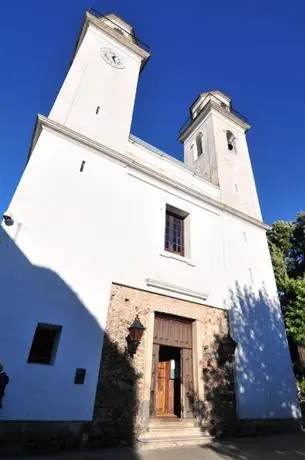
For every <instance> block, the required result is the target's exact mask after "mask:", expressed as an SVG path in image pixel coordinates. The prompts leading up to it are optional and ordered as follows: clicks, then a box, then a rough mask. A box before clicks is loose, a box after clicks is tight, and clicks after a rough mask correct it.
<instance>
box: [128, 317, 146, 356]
mask: <svg viewBox="0 0 305 460" xmlns="http://www.w3.org/2000/svg"><path fill="white" fill-rule="evenodd" d="M128 330H129V334H128V336H127V337H126V342H127V347H126V349H125V351H126V353H128V354H129V356H130V357H131V358H133V356H134V355H135V353H136V351H137V349H138V346H139V345H140V342H141V339H142V336H143V333H144V331H145V327H144V326H143V324H142V323H141V321H140V318H139V315H137V316H136V317H135V320H134V322H133V323H132V325H131V326H130V327H129V328H128Z"/></svg>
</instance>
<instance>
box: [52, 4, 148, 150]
mask: <svg viewBox="0 0 305 460" xmlns="http://www.w3.org/2000/svg"><path fill="white" fill-rule="evenodd" d="M149 55H150V53H149V50H148V48H147V47H146V45H144V44H143V43H140V41H139V40H138V39H137V38H136V36H135V33H134V30H133V28H132V27H131V26H130V25H129V24H127V23H126V22H125V21H124V20H123V19H121V18H120V17H118V16H117V15H114V14H109V15H107V16H103V15H101V14H99V13H97V12H95V11H92V10H90V12H87V13H86V16H85V19H84V23H83V26H82V29H81V33H80V36H79V39H78V42H77V45H76V49H75V53H74V57H73V60H72V63H71V66H70V69H69V71H68V74H67V76H66V79H65V81H64V83H63V85H62V87H61V90H60V92H59V94H58V96H57V98H56V101H55V103H54V105H53V107H52V110H51V112H50V114H49V118H50V119H52V120H54V121H56V122H58V123H60V124H62V125H65V126H67V127H68V128H71V129H72V130H74V131H76V132H78V133H80V134H82V135H84V136H86V137H88V138H90V139H92V140H95V141H97V142H99V143H101V144H104V145H106V146H107V147H110V148H112V149H114V150H117V151H120V152H123V151H124V150H125V148H126V145H127V141H128V136H129V132H130V125H131V119H132V114H133V108H134V101H135V95H136V88H137V83H138V78H139V72H140V71H141V69H142V68H143V66H144V65H145V62H146V61H147V59H148V57H149Z"/></svg>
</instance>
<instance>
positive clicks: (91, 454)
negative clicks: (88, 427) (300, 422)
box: [2, 433, 305, 460]
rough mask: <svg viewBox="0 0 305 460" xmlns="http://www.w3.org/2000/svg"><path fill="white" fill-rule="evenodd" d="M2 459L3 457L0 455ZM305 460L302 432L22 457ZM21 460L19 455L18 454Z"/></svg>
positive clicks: (34, 459) (44, 459) (32, 459)
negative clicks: (137, 449) (154, 447)
mask: <svg viewBox="0 0 305 460" xmlns="http://www.w3.org/2000/svg"><path fill="white" fill-rule="evenodd" d="M2 458H3V457H2ZM184 459H186V460H305V434H303V433H298V434H285V435H277V436H269V437H253V438H242V439H241V438H240V439H231V440H230V441H223V442H214V443H211V444H210V445H206V446H202V447H201V446H196V447H183V448H176V449H162V450H154V451H140V452H135V451H132V450H129V449H106V450H95V451H86V452H74V453H65V454H56V455H52V456H51V455H50V456H43V457H39V456H35V457H26V458H25V457H22V460H184ZM10 460H12V457H11V458H10ZM19 460H20V457H19Z"/></svg>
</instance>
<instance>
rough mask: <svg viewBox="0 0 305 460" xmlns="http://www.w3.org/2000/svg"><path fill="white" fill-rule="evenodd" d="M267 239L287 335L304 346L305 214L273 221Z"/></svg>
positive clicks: (301, 213)
mask: <svg viewBox="0 0 305 460" xmlns="http://www.w3.org/2000/svg"><path fill="white" fill-rule="evenodd" d="M267 236H268V243H269V249H270V254H271V259H272V264H273V269H274V274H275V279H276V284H277V288H278V292H279V297H280V301H281V306H282V310H283V314H284V319H285V324H286V330H287V334H288V336H289V337H290V338H291V339H292V340H293V341H294V343H296V344H298V345H305V213H304V212H300V213H298V214H297V216H296V220H295V221H294V222H284V221H278V222H275V223H274V224H273V225H272V228H271V230H269V231H268V232H267Z"/></svg>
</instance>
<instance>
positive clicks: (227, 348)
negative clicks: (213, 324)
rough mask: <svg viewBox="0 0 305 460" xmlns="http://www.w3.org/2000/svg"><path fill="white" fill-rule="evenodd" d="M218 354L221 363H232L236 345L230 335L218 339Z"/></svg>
mask: <svg viewBox="0 0 305 460" xmlns="http://www.w3.org/2000/svg"><path fill="white" fill-rule="evenodd" d="M216 342H217V344H218V354H219V358H220V360H221V361H223V360H224V361H229V362H230V361H232V360H234V353H235V349H236V346H237V343H236V342H235V340H234V339H232V337H231V336H230V335H227V336H225V337H222V338H221V339H218V340H217V341H216Z"/></svg>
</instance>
